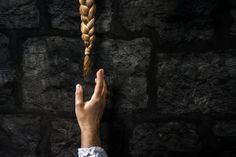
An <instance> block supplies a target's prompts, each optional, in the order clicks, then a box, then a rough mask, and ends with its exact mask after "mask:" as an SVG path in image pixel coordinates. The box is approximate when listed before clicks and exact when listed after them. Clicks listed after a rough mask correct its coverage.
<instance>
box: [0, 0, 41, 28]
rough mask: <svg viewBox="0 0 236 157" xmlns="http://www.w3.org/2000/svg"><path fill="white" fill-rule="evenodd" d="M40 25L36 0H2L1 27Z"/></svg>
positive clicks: (32, 26) (0, 2)
mask: <svg viewBox="0 0 236 157" xmlns="http://www.w3.org/2000/svg"><path fill="white" fill-rule="evenodd" d="M35 27H39V12H38V9H37V8H36V0H20V1H17V0H7V1H5V0H1V1H0V28H17V29H21V28H35Z"/></svg>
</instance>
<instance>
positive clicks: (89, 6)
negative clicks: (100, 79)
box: [79, 0, 96, 79]
mask: <svg viewBox="0 0 236 157" xmlns="http://www.w3.org/2000/svg"><path fill="white" fill-rule="evenodd" d="M79 2H80V8H79V10H80V15H81V21H82V22H81V28H80V30H81V33H82V36H81V38H82V40H83V41H84V45H85V52H84V54H85V57H84V78H85V79H88V76H89V73H90V62H91V61H90V55H91V51H92V47H93V41H94V40H95V35H94V15H95V12H96V6H95V0H79Z"/></svg>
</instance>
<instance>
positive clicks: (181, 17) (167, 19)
mask: <svg viewBox="0 0 236 157" xmlns="http://www.w3.org/2000/svg"><path fill="white" fill-rule="evenodd" d="M216 7H217V1H216V0H210V1H204V0H200V1H199V0H192V1H187V0H182V1H175V0H146V1H142V0H121V3H120V7H119V16H120V19H121V24H122V26H124V27H125V28H126V29H127V30H129V31H131V32H137V31H140V30H143V29H144V28H146V27H149V28H153V29H155V30H156V31H157V32H158V33H159V35H160V42H161V44H162V45H166V46H167V47H172V46H173V47H179V46H181V44H183V43H184V44H186V43H188V42H195V41H207V40H208V39H210V38H211V37H213V34H214V29H213V28H212V27H211V21H210V19H211V13H212V11H213V10H214V9H216Z"/></svg>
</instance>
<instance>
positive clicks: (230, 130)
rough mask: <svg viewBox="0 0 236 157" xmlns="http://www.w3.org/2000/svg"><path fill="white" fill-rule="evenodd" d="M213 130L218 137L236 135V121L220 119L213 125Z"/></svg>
mask: <svg viewBox="0 0 236 157" xmlns="http://www.w3.org/2000/svg"><path fill="white" fill-rule="evenodd" d="M213 132H214V134H215V135H216V136H218V137H224V136H228V137H233V136H235V137H236V121H218V122H217V123H216V124H215V125H214V127H213Z"/></svg>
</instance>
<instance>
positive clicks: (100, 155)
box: [78, 146, 108, 157]
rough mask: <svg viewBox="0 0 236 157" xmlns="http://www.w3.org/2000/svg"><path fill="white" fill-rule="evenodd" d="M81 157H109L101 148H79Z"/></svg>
mask: <svg viewBox="0 0 236 157" xmlns="http://www.w3.org/2000/svg"><path fill="white" fill-rule="evenodd" d="M78 156H79V157H108V156H107V154H106V152H105V150H104V149H103V148H102V147H99V146H93V147H89V148H78Z"/></svg>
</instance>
